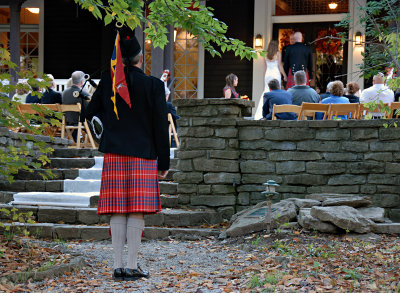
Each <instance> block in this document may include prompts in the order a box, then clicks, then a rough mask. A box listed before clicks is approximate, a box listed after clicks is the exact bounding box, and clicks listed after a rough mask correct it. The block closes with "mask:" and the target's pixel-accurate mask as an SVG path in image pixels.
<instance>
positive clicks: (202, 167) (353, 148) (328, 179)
mask: <svg viewBox="0 0 400 293" xmlns="http://www.w3.org/2000/svg"><path fill="white" fill-rule="evenodd" d="M174 103H175V105H177V107H178V114H179V115H180V116H181V119H180V120H179V122H178V126H179V128H178V134H179V138H180V140H181V147H180V149H179V151H178V152H177V157H178V158H179V162H178V166H177V169H178V170H179V172H178V173H177V174H175V175H174V180H175V181H176V182H178V195H179V198H180V201H181V203H182V204H189V205H193V206H209V207H214V208H217V209H218V210H219V211H220V212H225V213H227V215H228V214H231V213H233V212H237V211H240V210H242V209H244V208H247V207H248V206H250V205H254V204H256V203H258V202H260V201H263V200H264V198H263V196H262V194H261V191H263V190H264V189H265V188H264V186H263V185H262V184H263V183H264V182H266V181H267V180H269V179H273V180H275V181H276V182H277V183H279V184H280V187H279V188H278V191H279V193H280V195H281V197H282V198H289V197H298V198H304V196H305V195H306V194H310V193H341V194H362V195H368V196H370V198H371V200H372V201H373V203H374V205H375V206H379V207H383V208H386V209H387V212H388V216H389V217H390V218H391V219H393V220H396V221H400V188H399V187H400V177H399V174H400V129H399V128H394V127H390V128H384V127H383V123H384V122H383V121H382V120H363V121H350V120H348V121H253V120H248V119H244V118H243V117H244V116H247V115H248V116H250V113H251V111H250V110H251V106H252V102H248V101H244V100H224V99H204V100H176V101H174Z"/></svg>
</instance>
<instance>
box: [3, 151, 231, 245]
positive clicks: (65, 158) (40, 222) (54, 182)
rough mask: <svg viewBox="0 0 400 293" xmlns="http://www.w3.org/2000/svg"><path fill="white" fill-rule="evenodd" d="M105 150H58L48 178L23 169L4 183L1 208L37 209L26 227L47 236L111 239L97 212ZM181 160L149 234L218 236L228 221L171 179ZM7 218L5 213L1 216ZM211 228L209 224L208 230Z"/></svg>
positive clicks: (149, 220)
mask: <svg viewBox="0 0 400 293" xmlns="http://www.w3.org/2000/svg"><path fill="white" fill-rule="evenodd" d="M102 163H103V157H102V153H100V152H98V151H96V150H90V149H56V150H55V151H54V153H53V157H52V158H51V163H50V164H49V165H48V166H46V168H47V169H51V170H52V173H53V175H54V176H53V177H52V178H51V179H50V180H43V179H42V177H41V175H40V173H41V172H43V171H44V170H35V171H34V172H27V171H21V172H19V173H18V174H17V175H16V176H15V182H13V183H11V184H10V183H8V182H6V181H0V209H1V208H6V209H12V208H13V207H16V208H17V209H18V210H19V212H28V211H30V212H32V213H33V216H34V219H35V221H36V223H35V224H29V225H26V227H27V229H28V230H30V231H31V233H33V234H34V235H36V236H38V237H42V238H59V239H64V240H67V239H84V240H87V239H95V240H102V239H107V238H109V226H108V223H109V217H108V216H105V215H101V216H100V215H97V213H96V205H97V202H98V197H99V191H100V181H101V180H100V178H101V168H102ZM176 164H177V159H174V158H171V169H170V172H169V174H168V176H167V178H166V179H165V180H163V181H161V182H160V192H161V194H162V195H161V204H162V207H163V211H162V212H161V213H158V214H156V215H146V216H145V225H146V227H145V231H144V238H146V239H159V238H165V237H169V236H183V237H189V238H190V237H197V236H211V235H218V234H219V232H220V231H219V229H217V228H211V227H212V226H213V225H214V226H218V224H219V223H221V222H222V221H223V219H222V218H221V216H220V215H219V214H218V213H217V212H216V211H215V210H212V209H206V208H204V209H188V208H187V207H186V206H183V205H182V203H181V201H180V200H179V198H178V196H177V195H176V194H177V183H174V182H172V178H173V174H174V173H175V172H176V170H175V169H174V168H175V167H176ZM1 219H3V220H7V216H6V215H5V214H4V213H0V220H1ZM204 227H208V228H204Z"/></svg>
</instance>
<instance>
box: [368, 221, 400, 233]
mask: <svg viewBox="0 0 400 293" xmlns="http://www.w3.org/2000/svg"><path fill="white" fill-rule="evenodd" d="M372 232H374V233H380V234H399V235H400V223H375V225H374V226H373V229H372Z"/></svg>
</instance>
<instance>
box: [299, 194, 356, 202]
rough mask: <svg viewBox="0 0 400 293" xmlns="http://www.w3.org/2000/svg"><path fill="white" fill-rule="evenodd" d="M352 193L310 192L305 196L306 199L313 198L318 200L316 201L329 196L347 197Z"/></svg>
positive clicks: (323, 199)
mask: <svg viewBox="0 0 400 293" xmlns="http://www.w3.org/2000/svg"><path fill="white" fill-rule="evenodd" d="M349 196H352V195H347V194H339V193H312V194H307V195H306V196H305V198H306V199H313V200H318V201H321V202H322V201H325V200H327V199H330V198H342V197H349Z"/></svg>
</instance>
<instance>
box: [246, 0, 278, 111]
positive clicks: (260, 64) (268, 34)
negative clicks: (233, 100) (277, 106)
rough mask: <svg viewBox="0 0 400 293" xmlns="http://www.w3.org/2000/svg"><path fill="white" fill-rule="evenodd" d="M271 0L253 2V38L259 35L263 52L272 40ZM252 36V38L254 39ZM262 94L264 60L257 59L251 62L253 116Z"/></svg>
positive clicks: (272, 3) (272, 8) (272, 9)
mask: <svg viewBox="0 0 400 293" xmlns="http://www.w3.org/2000/svg"><path fill="white" fill-rule="evenodd" d="M274 3H275V1H273V0H267V1H265V0H255V1H254V36H255V35H257V34H261V35H262V36H263V39H264V50H265V49H266V48H267V46H268V43H269V41H270V40H271V39H272V15H273V11H274V10H275V9H274ZM254 36H253V38H254ZM263 92H264V58H262V57H260V56H259V57H258V58H257V59H255V60H253V90H252V100H253V101H254V102H255V107H254V108H253V116H254V113H255V110H256V109H257V106H258V103H259V102H260V101H261V102H262V99H261V95H262V94H263Z"/></svg>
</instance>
